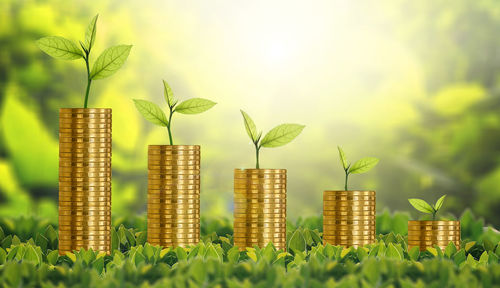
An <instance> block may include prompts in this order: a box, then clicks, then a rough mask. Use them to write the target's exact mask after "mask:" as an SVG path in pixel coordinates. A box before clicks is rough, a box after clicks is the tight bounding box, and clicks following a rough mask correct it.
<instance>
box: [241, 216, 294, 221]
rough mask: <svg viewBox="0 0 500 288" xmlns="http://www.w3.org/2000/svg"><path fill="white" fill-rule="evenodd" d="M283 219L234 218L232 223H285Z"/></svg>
mask: <svg viewBox="0 0 500 288" xmlns="http://www.w3.org/2000/svg"><path fill="white" fill-rule="evenodd" d="M285 222H286V218H285V217H281V216H280V217H276V218H271V217H266V218H260V219H259V218H244V217H235V218H234V223H285Z"/></svg>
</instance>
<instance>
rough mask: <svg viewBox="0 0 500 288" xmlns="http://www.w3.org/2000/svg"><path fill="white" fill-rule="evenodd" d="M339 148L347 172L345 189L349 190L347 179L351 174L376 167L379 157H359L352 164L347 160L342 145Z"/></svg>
mask: <svg viewBox="0 0 500 288" xmlns="http://www.w3.org/2000/svg"><path fill="white" fill-rule="evenodd" d="M337 148H338V150H339V157H340V162H341V163H342V168H344V172H345V185H344V189H345V190H346V191H347V181H348V179H349V175H350V174H361V173H365V172H368V171H370V170H371V169H372V168H373V167H375V166H376V165H377V164H378V162H379V159H377V158H375V157H365V158H362V159H359V160H358V161H356V162H354V164H352V165H351V164H350V163H349V162H348V161H347V158H346V156H345V152H344V150H343V149H342V148H341V147H340V146H337Z"/></svg>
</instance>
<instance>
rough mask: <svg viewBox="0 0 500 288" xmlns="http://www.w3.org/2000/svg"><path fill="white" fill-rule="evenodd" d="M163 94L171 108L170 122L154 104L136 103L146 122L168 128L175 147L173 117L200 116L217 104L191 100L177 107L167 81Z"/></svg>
mask: <svg viewBox="0 0 500 288" xmlns="http://www.w3.org/2000/svg"><path fill="white" fill-rule="evenodd" d="M163 94H164V98H165V101H166V102H167V105H168V108H169V116H168V120H167V116H166V115H165V113H164V112H163V110H161V108H160V107H159V106H158V105H156V104H154V103H153V102H149V101H146V100H139V99H134V103H135V107H136V108H137V110H138V111H139V112H140V113H141V114H142V116H143V117H144V118H145V119H146V120H148V121H149V122H151V123H153V124H155V125H159V126H163V127H167V130H168V137H169V140H170V145H174V141H173V137H172V126H171V125H172V116H173V114H174V113H175V112H179V113H181V114H199V113H203V112H205V111H207V110H208V109H210V108H212V107H213V106H215V104H217V103H215V102H213V101H210V100H208V99H203V98H191V99H188V100H185V101H183V102H181V103H179V104H178V105H177V103H178V100H177V99H176V98H175V97H174V93H173V92H172V88H170V85H168V83H167V81H165V80H163Z"/></svg>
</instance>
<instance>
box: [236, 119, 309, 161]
mask: <svg viewBox="0 0 500 288" xmlns="http://www.w3.org/2000/svg"><path fill="white" fill-rule="evenodd" d="M240 111H241V115H242V116H243V123H244V124H245V130H246V131H247V134H248V136H249V137H250V139H251V140H252V142H253V144H254V146H255V158H256V164H255V168H256V169H259V168H260V164H259V151H260V149H261V148H262V147H267V148H274V147H280V146H283V145H286V144H288V143H290V142H292V140H293V139H295V138H296V137H297V136H299V134H300V133H302V130H304V128H305V127H306V126H304V125H299V124H281V125H278V126H276V127H274V128H273V129H271V130H270V131H269V132H267V134H266V135H265V136H264V138H263V139H262V140H261V138H262V131H261V132H258V133H257V127H256V126H255V123H254V121H253V120H252V118H250V116H249V115H248V114H247V113H246V112H245V111H243V110H240Z"/></svg>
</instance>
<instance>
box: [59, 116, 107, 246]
mask: <svg viewBox="0 0 500 288" xmlns="http://www.w3.org/2000/svg"><path fill="white" fill-rule="evenodd" d="M110 229H111V109H61V110H60V114H59V253H60V254H62V255H63V254H65V253H66V252H72V251H73V250H80V249H81V248H83V249H90V248H92V249H93V250H94V251H102V252H106V253H110V252H111V231H110Z"/></svg>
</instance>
